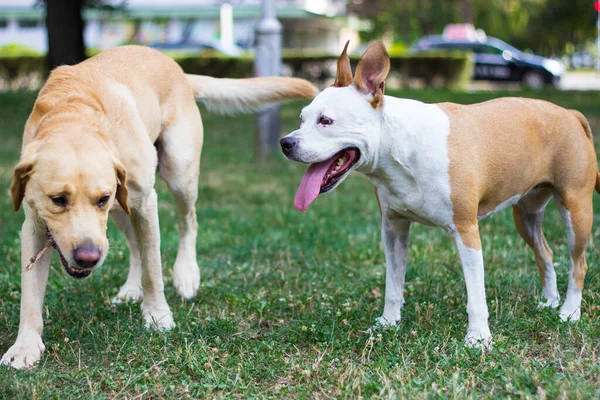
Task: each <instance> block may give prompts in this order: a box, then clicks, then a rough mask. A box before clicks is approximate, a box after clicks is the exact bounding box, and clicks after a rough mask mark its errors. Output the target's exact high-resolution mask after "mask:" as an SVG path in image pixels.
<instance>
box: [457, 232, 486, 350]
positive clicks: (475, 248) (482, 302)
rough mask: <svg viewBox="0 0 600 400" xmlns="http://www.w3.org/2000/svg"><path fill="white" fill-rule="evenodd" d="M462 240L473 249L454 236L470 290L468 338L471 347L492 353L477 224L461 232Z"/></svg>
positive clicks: (459, 236)
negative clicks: (488, 350)
mask: <svg viewBox="0 0 600 400" xmlns="http://www.w3.org/2000/svg"><path fill="white" fill-rule="evenodd" d="M461 231H462V232H463V234H462V236H464V237H468V239H469V244H470V245H471V247H469V246H467V245H465V243H464V242H463V237H461V233H459V232H457V233H455V234H454V242H455V244H456V249H457V250H458V256H459V258H460V262H461V264H462V269H463V274H464V276H465V283H466V286H467V314H468V315H469V328H468V330H467V335H466V337H465V345H466V346H468V347H474V348H482V349H490V348H491V346H492V334H491V333H490V328H489V326H488V317H489V314H488V307H487V303H486V299H485V285H484V278H483V275H484V273H483V254H482V252H481V240H480V238H479V228H478V226H477V224H476V223H475V224H474V225H472V226H468V227H466V228H465V229H461Z"/></svg>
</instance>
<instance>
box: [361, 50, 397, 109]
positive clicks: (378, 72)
mask: <svg viewBox="0 0 600 400" xmlns="http://www.w3.org/2000/svg"><path fill="white" fill-rule="evenodd" d="M389 72H390V57H389V56H388V53H387V51H386V50H385V46H384V45H383V42H382V41H381V40H378V41H377V42H375V43H373V44H372V45H370V46H369V48H368V49H367V51H365V54H363V56H362V58H361V59H360V61H359V62H358V66H357V67H356V74H355V75H354V84H355V85H356V88H357V89H358V90H359V92H361V93H365V94H371V95H373V98H372V99H371V100H370V101H369V102H370V103H371V105H372V106H373V108H375V109H377V108H379V107H381V106H382V104H383V92H384V91H385V78H387V76H388V73H389Z"/></svg>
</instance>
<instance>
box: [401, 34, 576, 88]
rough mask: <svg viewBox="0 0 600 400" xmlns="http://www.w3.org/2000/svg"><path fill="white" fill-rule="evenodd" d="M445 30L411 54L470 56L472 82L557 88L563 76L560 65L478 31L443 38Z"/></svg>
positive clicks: (420, 42)
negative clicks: (458, 53)
mask: <svg viewBox="0 0 600 400" xmlns="http://www.w3.org/2000/svg"><path fill="white" fill-rule="evenodd" d="M454 28H456V26H454ZM446 30H447V29H446ZM446 30H444V34H443V35H429V36H424V37H423V38H421V39H420V40H418V41H417V42H416V43H415V44H414V45H413V46H412V47H411V51H412V52H413V54H416V53H421V52H425V51H431V50H462V51H469V52H473V54H474V56H475V60H474V61H475V65H474V72H473V79H474V80H488V81H496V82H520V83H521V84H522V85H523V86H527V87H531V88H533V89H541V88H543V87H544V86H558V84H559V83H560V79H561V77H562V75H563V73H564V72H565V67H564V65H563V64H562V63H561V62H559V61H557V60H552V59H549V58H544V57H540V56H536V55H533V54H525V53H523V52H522V51H520V50H518V49H516V48H514V47H513V46H511V45H509V44H507V43H505V42H503V41H502V40H500V39H496V38H493V37H487V36H486V35H485V33H483V32H482V31H481V30H477V31H475V30H474V29H473V30H472V32H471V31H469V30H468V29H467V30H466V33H464V34H463V33H462V32H461V33H458V34H457V33H456V32H457V29H454V30H453V31H452V30H451V32H453V33H451V34H447V33H446ZM458 31H459V32H460V30H458Z"/></svg>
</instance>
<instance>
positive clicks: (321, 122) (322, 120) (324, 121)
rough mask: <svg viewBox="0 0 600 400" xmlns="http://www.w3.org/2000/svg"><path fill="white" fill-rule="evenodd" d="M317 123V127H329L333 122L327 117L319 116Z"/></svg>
mask: <svg viewBox="0 0 600 400" xmlns="http://www.w3.org/2000/svg"><path fill="white" fill-rule="evenodd" d="M317 123H318V124H319V125H331V124H333V120H332V119H331V118H329V117H326V116H324V115H321V116H320V117H319V120H318V121H317Z"/></svg>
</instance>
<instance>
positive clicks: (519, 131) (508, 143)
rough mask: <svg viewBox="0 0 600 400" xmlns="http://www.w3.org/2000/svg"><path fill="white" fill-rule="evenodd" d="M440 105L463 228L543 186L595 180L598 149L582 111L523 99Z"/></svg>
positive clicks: (454, 197)
mask: <svg viewBox="0 0 600 400" xmlns="http://www.w3.org/2000/svg"><path fill="white" fill-rule="evenodd" d="M438 106H439V107H440V108H441V109H442V110H443V111H444V112H445V113H446V114H447V115H448V119H449V121H450V134H449V136H448V158H449V171H448V172H449V177H450V198H451V201H452V207H453V212H454V223H455V225H456V226H457V227H460V226H463V227H468V226H470V225H476V224H477V217H478V216H483V215H485V214H487V213H489V212H491V211H493V210H494V209H496V208H497V207H498V206H499V205H500V204H501V203H503V202H505V201H507V200H509V199H510V198H512V197H514V196H522V195H523V194H525V193H526V192H528V191H529V190H530V189H532V188H533V187H535V186H536V185H538V184H541V183H544V184H550V185H552V186H554V187H556V188H563V187H577V188H582V187H586V186H589V187H590V188H592V187H593V186H594V185H595V184H596V179H597V177H598V168H597V165H596V154H595V150H594V147H593V144H592V143H591V141H590V140H589V137H588V134H587V132H586V130H585V129H584V127H583V126H582V125H583V124H582V123H581V122H580V119H581V118H580V117H579V116H578V115H577V114H576V113H573V112H571V111H568V110H565V109H564V108H562V107H559V106H556V105H554V104H551V103H548V102H545V101H541V100H532V99H523V98H503V99H496V100H491V101H487V102H484V103H479V104H473V105H458V104H452V103H441V104H438ZM507 155H509V156H507ZM516 160H518V161H516ZM469 229H470V228H469ZM467 230H468V229H467V228H465V233H466V231H467ZM459 231H460V229H459ZM462 235H463V232H461V236H462ZM464 241H465V240H464V239H463V242H464ZM465 244H467V243H465Z"/></svg>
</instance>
